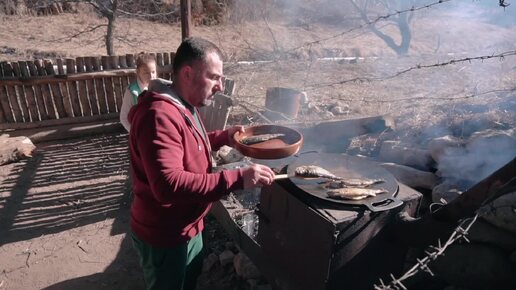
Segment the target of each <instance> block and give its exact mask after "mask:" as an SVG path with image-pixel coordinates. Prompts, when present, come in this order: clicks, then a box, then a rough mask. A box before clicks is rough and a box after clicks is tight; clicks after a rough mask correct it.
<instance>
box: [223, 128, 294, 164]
mask: <svg viewBox="0 0 516 290" xmlns="http://www.w3.org/2000/svg"><path fill="white" fill-rule="evenodd" d="M278 133H281V134H285V135H284V136H283V137H279V138H276V139H271V140H268V141H264V142H260V143H256V144H252V145H245V144H242V143H241V140H242V139H244V138H246V137H250V136H256V135H262V134H278ZM233 139H234V140H235V141H236V142H235V148H236V149H237V150H238V151H240V153H242V154H243V155H245V156H249V157H252V158H256V159H280V158H285V157H288V156H291V155H294V154H296V153H297V152H298V151H299V148H301V146H302V145H303V135H302V134H301V133H299V132H298V131H297V130H294V129H290V128H288V127H285V126H278V125H259V126H253V127H249V128H246V129H245V132H244V133H240V132H237V133H235V135H233Z"/></svg>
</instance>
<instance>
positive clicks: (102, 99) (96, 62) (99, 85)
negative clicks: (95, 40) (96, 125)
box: [92, 57, 108, 114]
mask: <svg viewBox="0 0 516 290" xmlns="http://www.w3.org/2000/svg"><path fill="white" fill-rule="evenodd" d="M92 65H93V71H100V70H101V68H102V66H101V59H100V57H93V58H92ZM95 90H96V92H97V99H98V101H99V110H100V114H106V113H107V112H108V105H107V101H106V92H105V91H104V78H96V79H95Z"/></svg>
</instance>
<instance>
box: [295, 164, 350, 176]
mask: <svg viewBox="0 0 516 290" xmlns="http://www.w3.org/2000/svg"><path fill="white" fill-rule="evenodd" d="M295 173H296V176H299V177H305V178H310V177H314V178H315V177H322V178H328V179H332V180H338V179H341V178H340V177H338V176H336V175H335V174H333V173H331V172H329V171H328V170H326V169H324V168H322V167H319V166H315V165H303V166H299V167H296V170H295Z"/></svg>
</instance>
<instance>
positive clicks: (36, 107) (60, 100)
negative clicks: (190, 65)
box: [0, 53, 174, 130]
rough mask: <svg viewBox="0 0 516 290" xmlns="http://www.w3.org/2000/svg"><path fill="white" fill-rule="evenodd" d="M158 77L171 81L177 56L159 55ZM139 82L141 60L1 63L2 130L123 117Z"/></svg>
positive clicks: (111, 58) (130, 57)
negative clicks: (128, 94) (126, 97)
mask: <svg viewBox="0 0 516 290" xmlns="http://www.w3.org/2000/svg"><path fill="white" fill-rule="evenodd" d="M155 56H156V61H157V67H158V76H159V77H161V78H165V79H170V78H171V73H172V65H171V63H172V61H173V57H174V53H156V54H155ZM134 80H135V55H133V54H127V55H123V56H102V57H78V58H76V59H72V58H67V59H56V60H54V61H52V60H34V61H18V62H1V63H0V130H5V129H28V128H36V127H43V126H51V125H60V124H69V123H78V122H88V121H97V120H104V119H110V118H116V117H118V112H119V110H120V107H121V105H122V98H123V94H124V91H125V88H126V87H127V86H128V85H129V84H130V83H131V82H133V81H134Z"/></svg>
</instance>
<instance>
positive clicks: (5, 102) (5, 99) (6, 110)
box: [0, 69, 14, 123]
mask: <svg viewBox="0 0 516 290" xmlns="http://www.w3.org/2000/svg"><path fill="white" fill-rule="evenodd" d="M0 72H2V73H3V70H1V69H0ZM0 106H2V108H1V111H2V117H1V119H0V122H1V123H5V122H8V123H14V115H13V111H12V110H11V105H10V104H9V96H8V95H7V90H6V88H5V86H0Z"/></svg>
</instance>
